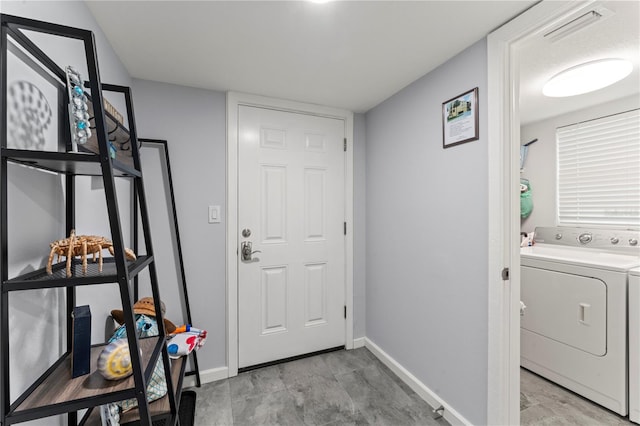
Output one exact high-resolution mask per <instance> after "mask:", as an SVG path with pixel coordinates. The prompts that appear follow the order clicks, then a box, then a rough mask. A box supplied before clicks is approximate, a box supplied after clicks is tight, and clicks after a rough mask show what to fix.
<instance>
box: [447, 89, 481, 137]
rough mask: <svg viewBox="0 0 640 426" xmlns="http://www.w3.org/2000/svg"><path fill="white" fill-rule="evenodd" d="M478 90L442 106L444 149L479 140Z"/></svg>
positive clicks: (472, 90) (450, 100)
mask: <svg viewBox="0 0 640 426" xmlns="http://www.w3.org/2000/svg"><path fill="white" fill-rule="evenodd" d="M478 137H479V136H478V88H477V87H476V88H475V89H471V90H469V91H468V92H466V93H463V94H462V95H459V96H456V97H455V98H452V99H449V100H448V101H446V102H444V103H443V104H442V147H443V148H450V147H452V146H455V145H460V144H461V143H465V142H471V141H475V140H477V139H478Z"/></svg>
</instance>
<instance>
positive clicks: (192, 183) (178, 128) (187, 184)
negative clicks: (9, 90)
mask: <svg viewBox="0 0 640 426" xmlns="http://www.w3.org/2000/svg"><path fill="white" fill-rule="evenodd" d="M132 90H133V96H134V103H135V107H136V123H137V126H138V134H139V136H140V137H143V138H152V139H163V140H167V143H168V146H169V157H170V159H171V169H172V173H173V186H174V192H175V197H176V205H177V214H178V221H179V226H180V239H181V242H182V248H183V254H184V264H185V271H186V279H187V285H188V287H189V299H190V302H191V313H192V317H193V323H194V325H196V326H198V327H200V328H205V329H206V330H207V331H208V337H207V344H206V345H205V346H204V347H203V348H202V349H201V350H200V352H199V354H198V361H199V363H200V368H201V370H203V371H204V370H207V369H212V368H216V367H222V366H226V365H227V362H226V353H227V349H226V277H225V242H226V241H225V240H226V232H225V230H226V218H225V217H224V215H223V217H222V221H221V223H219V224H209V223H208V222H207V206H208V205H220V206H221V210H222V212H223V213H224V211H225V210H226V205H225V191H226V97H225V94H224V93H220V92H214V91H208V90H201V89H194V88H189V87H183V86H176V85H170V84H164V83H158V82H152V81H146V80H134V82H133V88H132ZM364 121H365V120H364V115H362V114H356V116H355V123H354V127H355V134H356V136H355V140H354V162H355V164H354V215H355V222H356V223H355V229H354V233H355V234H354V239H355V246H356V253H355V255H354V304H355V306H354V337H356V338H358V337H364V334H365V298H364V292H365V269H364V268H365V257H364V247H366V246H365V243H366V240H365V235H364V234H365V228H364V223H365V219H364V215H365V209H364V199H365V190H364V188H365V138H364V127H365V126H364ZM145 184H146V186H149V182H146V181H145ZM147 195H148V196H151V197H153V194H147ZM161 195H162V194H161ZM162 196H163V195H162ZM151 201H153V200H150V202H151Z"/></svg>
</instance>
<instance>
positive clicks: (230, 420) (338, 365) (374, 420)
mask: <svg viewBox="0 0 640 426" xmlns="http://www.w3.org/2000/svg"><path fill="white" fill-rule="evenodd" d="M194 389H195V390H196V392H197V394H198V395H197V400H196V417H195V424H196V425H197V426H214V425H224V426H227V425H228V426H231V425H234V426H236V425H247V426H249V425H251V426H254V425H295V426H302V425H318V426H320V425H327V426H338V425H390V426H391V425H393V426H396V425H398V426H399V425H416V426H418V425H419V426H429V425H448V422H446V421H445V420H444V419H442V418H441V419H438V420H435V419H434V418H433V414H432V408H431V407H430V406H429V405H428V404H427V403H426V402H424V400H422V399H421V398H420V397H419V396H418V395H417V394H416V393H415V392H413V391H412V390H411V389H410V388H409V387H408V386H407V385H406V384H404V383H403V382H402V381H401V380H400V379H399V378H398V377H397V376H396V375H395V374H393V372H391V370H389V369H388V368H387V367H386V366H385V365H383V364H382V363H381V362H380V361H379V360H378V359H377V358H376V357H375V356H373V355H372V354H371V352H369V351H368V350H367V349H365V348H360V349H355V350H350V351H345V350H341V351H336V352H330V353H326V354H322V355H316V356H313V357H310V358H304V359H300V360H297V361H292V362H288V363H283V364H278V365H274V366H270V367H264V368H260V369H257V370H253V371H248V372H245V373H241V374H239V375H238V376H236V377H232V378H231V379H228V380H220V381H217V382H213V383H208V384H206V385H203V386H202V387H201V388H199V389H198V388H194Z"/></svg>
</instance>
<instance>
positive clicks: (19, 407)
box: [0, 15, 185, 426]
mask: <svg viewBox="0 0 640 426" xmlns="http://www.w3.org/2000/svg"><path fill="white" fill-rule="evenodd" d="M0 30H1V35H0V36H1V40H0V41H1V44H2V47H1V50H0V84H1V86H2V87H1V88H2V90H1V92H0V137H1V139H0V239H1V241H0V262H1V265H0V266H1V270H0V271H1V277H0V278H1V279H0V283H1V299H0V327H1V334H0V375H1V377H2V379H1V380H0V416H1V417H0V424H1V425H3V426H5V425H10V424H15V423H20V422H24V421H28V420H34V419H38V418H42V417H48V416H53V415H60V414H64V413H67V414H68V417H67V418H68V424H69V425H77V424H78V415H77V411H78V410H82V409H89V412H88V413H87V415H86V416H85V418H83V419H82V420H81V424H85V423H86V421H87V419H88V418H89V417H90V413H92V412H93V413H94V415H95V412H97V411H98V410H95V409H94V410H92V408H93V407H97V406H99V405H102V404H105V403H111V402H116V401H120V400H123V399H128V398H136V399H137V402H138V408H137V410H135V412H131V414H129V413H127V416H128V417H127V421H133V420H139V421H140V423H141V424H142V425H145V426H150V425H151V424H152V420H157V419H166V420H167V424H175V422H176V419H177V412H178V407H177V405H178V401H179V397H180V392H181V387H182V376H183V374H184V365H185V362H184V359H183V358H182V359H179V360H174V361H171V360H170V359H169V356H168V353H167V349H166V344H165V341H166V333H165V330H164V325H163V324H164V323H163V318H162V309H161V307H160V293H159V289H158V282H157V276H156V269H155V261H154V256H153V247H152V244H151V237H150V227H149V217H148V211H147V207H146V199H145V191H144V185H143V181H142V172H141V166H140V158H139V149H138V142H137V134H136V126H135V117H134V113H133V102H132V99H131V91H130V89H129V88H128V87H123V86H116V85H107V84H102V83H101V82H100V75H99V70H98V62H97V55H96V47H95V41H94V37H93V33H91V32H90V31H87V30H83V29H78V28H72V27H68V26H63V25H57V24H52V23H48V22H42V21H35V20H31V19H27V18H22V17H17V16H10V15H0ZM33 33H38V34H46V35H51V36H57V37H62V38H69V39H75V40H79V41H81V42H82V44H83V46H84V57H85V58H86V65H87V70H88V81H87V82H86V83H85V88H86V89H88V90H89V92H88V93H87V95H88V98H89V105H90V108H89V110H90V113H91V114H92V115H93V125H94V126H95V127H93V131H94V133H95V136H93V137H92V139H90V140H89V142H87V144H86V145H84V146H79V147H78V148H77V151H74V149H73V146H72V144H71V135H70V128H69V122H68V120H69V117H68V115H69V113H68V111H66V108H64V107H61V105H62V106H66V104H67V103H68V101H69V99H68V96H67V94H66V91H65V90H64V89H65V87H66V79H65V73H64V71H63V69H62V68H61V67H60V66H59V65H58V64H57V63H56V62H55V61H54V60H53V59H51V57H49V56H48V55H47V54H46V53H45V52H44V51H43V50H41V48H40V47H38V45H37V44H36V43H34V42H33V41H32V40H31V39H30V34H33ZM9 49H14V50H12V53H15V52H16V51H19V52H20V56H21V59H23V58H27V59H26V62H27V64H38V65H39V66H40V67H41V69H42V70H44V74H46V75H47V78H48V79H49V80H51V81H54V82H55V85H56V87H57V89H58V98H59V99H58V100H59V102H58V105H57V106H58V112H59V114H58V123H57V126H58V150H57V151H35V150H29V149H15V148H10V147H8V146H7V142H8V131H7V125H8V118H7V116H8V109H7V108H8V102H7V83H8V82H7V76H8V73H7V61H8V55H7V52H8V50H9ZM83 90H84V89H83ZM103 90H105V91H115V92H119V93H120V94H121V95H123V96H124V99H125V104H126V112H127V114H126V123H127V126H128V128H127V127H125V126H124V125H123V124H122V123H120V122H119V121H118V120H116V118H115V117H113V116H112V115H111V114H109V113H107V112H106V111H105V108H104V99H103V96H102V91H103ZM110 138H111V141H114V140H115V141H117V142H118V144H120V146H121V148H122V149H121V150H118V151H117V153H116V156H115V158H112V152H111V151H110V147H109V141H110ZM114 138H115V139H114ZM127 143H128V145H127V146H128V149H126V150H125V149H124V146H125V145H126V144H127ZM9 164H17V165H21V166H24V167H28V168H30V169H34V173H38V170H43V171H46V172H49V173H50V172H53V173H57V174H59V175H60V176H62V177H63V178H64V193H65V202H64V204H65V228H66V231H67V235H69V233H70V231H71V230H72V229H74V228H75V177H76V176H100V177H101V178H102V183H103V186H104V193H105V199H106V205H107V212H108V218H109V228H110V231H111V240H112V243H113V249H114V256H113V258H107V259H104V265H103V269H102V271H99V270H98V268H97V266H96V264H93V263H91V262H90V263H89V266H88V270H87V271H83V270H82V267H81V264H80V263H79V262H78V261H75V260H74V262H73V265H72V273H71V277H67V276H66V275H67V274H66V271H65V265H64V264H63V263H58V264H56V265H54V266H53V273H52V274H51V275H49V274H47V273H46V271H45V270H44V269H38V270H36V271H33V272H29V273H26V274H22V275H19V276H15V277H9V276H8V266H9V260H8V252H9V243H8V241H9V239H8V234H9V232H10V231H11V229H12V228H11V227H10V226H9V224H8V219H9V217H8V209H7V204H8V202H10V200H8V198H9V196H8V195H9V194H8V193H9V191H8V183H7V178H8V176H9V171H8V169H9ZM115 178H127V179H130V181H131V183H132V185H133V194H134V196H135V198H136V200H134V203H137V205H138V206H139V215H140V216H139V218H140V219H141V223H142V228H143V232H144V243H145V255H142V256H139V257H138V258H137V260H135V261H128V260H127V259H126V258H125V251H124V248H125V246H124V239H123V234H122V223H121V220H120V215H119V211H118V202H117V196H116V187H115ZM136 213H138V212H136ZM12 220H13V219H12ZM134 220H138V216H137V215H136V217H135V218H134ZM142 271H148V273H149V276H150V281H151V290H152V295H153V297H154V301H155V312H156V318H157V322H158V329H159V336H158V337H154V338H146V339H143V338H138V336H137V333H135V332H129V333H127V340H128V344H129V348H131V350H130V356H131V362H132V366H133V375H132V376H130V377H129V378H127V379H123V380H119V381H108V380H105V379H104V378H102V376H101V375H100V374H99V373H98V372H97V366H96V364H97V358H98V354H99V353H100V351H101V350H102V348H103V347H104V345H103V344H100V345H95V346H93V347H92V350H91V372H90V373H89V374H88V375H85V376H80V377H77V378H72V377H71V370H70V358H71V356H70V355H71V350H72V330H71V325H72V321H71V312H72V310H73V308H74V307H75V306H76V293H75V291H76V287H78V286H91V285H96V284H107V283H111V284H115V285H117V286H118V290H119V293H120V300H121V303H122V309H123V311H124V317H125V325H126V327H127V330H129V331H131V330H135V317H134V313H133V302H134V300H133V298H132V295H131V294H130V288H131V282H132V280H133V279H134V278H135V277H136V276H137V275H138V274H139V273H140V272H142ZM43 288H66V293H65V294H66V312H65V317H66V324H67V327H66V328H67V330H66V332H67V339H66V346H67V348H66V352H65V353H64V354H62V356H61V357H60V358H59V359H58V360H57V361H56V362H54V363H53V365H51V366H49V368H48V369H47V370H46V371H45V372H44V373H43V374H42V375H41V376H40V377H39V378H38V379H36V380H35V381H34V382H33V383H32V385H31V386H29V387H28V388H27V389H26V390H25V391H24V392H23V393H22V395H20V396H19V397H18V398H16V399H14V400H12V398H11V394H10V384H11V372H12V369H11V366H10V365H9V364H10V362H9V360H10V347H9V342H10V339H9V335H10V333H11V328H10V324H9V294H10V293H11V292H18V291H25V290H33V289H43ZM160 359H161V360H162V363H163V366H164V370H165V372H171V374H168V373H167V374H166V381H167V385H168V388H169V390H170V391H169V392H168V394H167V396H165V398H163V402H161V403H158V401H156V402H154V403H151V404H149V403H148V402H147V400H146V394H145V390H146V383H147V381H148V379H149V377H150V376H151V373H152V371H153V367H154V366H155V364H156V362H157V361H158V360H160ZM45 368H46V366H45ZM153 404H156V405H153Z"/></svg>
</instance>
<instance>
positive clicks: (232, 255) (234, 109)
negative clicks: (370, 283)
mask: <svg viewBox="0 0 640 426" xmlns="http://www.w3.org/2000/svg"><path fill="white" fill-rule="evenodd" d="M240 105H249V106H257V107H262V108H269V109H275V110H279V111H287V112H296V113H303V114H310V115H317V116H322V117H330V118H338V119H341V120H344V123H345V137H346V138H347V153H346V164H345V186H346V187H345V220H346V222H347V235H346V241H345V243H346V244H345V250H346V253H345V260H346V271H345V274H346V276H345V303H346V305H347V319H346V330H345V339H346V340H345V347H346V348H347V349H353V113H352V112H350V111H346V110H342V109H337V108H329V107H324V106H320V105H313V104H306V103H301V102H294V101H287V100H281V99H272V98H266V97H262V96H257V95H249V94H244V93H237V92H228V93H227V194H226V195H227V196H226V203H227V212H226V218H227V243H226V250H227V256H226V277H227V341H226V343H227V367H228V374H229V377H233V376H237V375H238V262H237V253H238V108H239V107H240Z"/></svg>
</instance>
